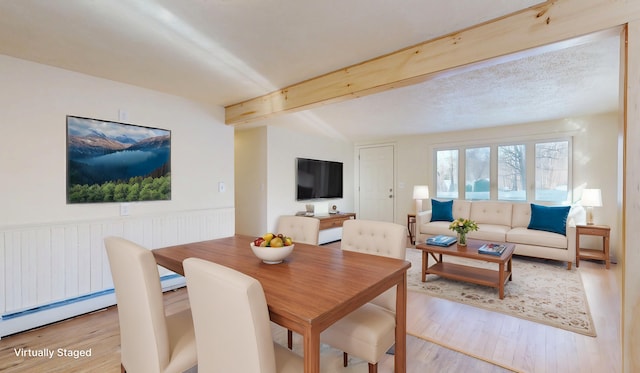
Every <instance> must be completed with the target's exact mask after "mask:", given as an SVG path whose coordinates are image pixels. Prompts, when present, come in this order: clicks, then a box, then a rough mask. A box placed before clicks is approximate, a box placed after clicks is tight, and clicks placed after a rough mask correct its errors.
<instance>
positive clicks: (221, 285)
mask: <svg viewBox="0 0 640 373" xmlns="http://www.w3.org/2000/svg"><path fill="white" fill-rule="evenodd" d="M183 266H184V271H185V277H186V279H187V289H188V291H189V300H190V302H191V310H192V313H193V322H194V325H195V330H196V345H197V349H198V371H199V372H255V373H275V372H288V371H292V372H293V371H296V370H297V371H300V372H301V371H303V370H304V368H303V363H302V358H300V357H299V356H298V355H295V354H294V353H293V352H291V351H288V350H286V349H285V348H283V347H280V348H279V350H278V351H277V352H276V351H275V350H274V348H275V345H274V343H273V339H272V335H271V324H270V321H269V311H268V309H267V301H266V299H265V296H264V292H263V289H262V285H260V282H258V280H256V279H254V278H252V277H249V276H247V275H245V274H243V273H240V272H238V271H236V270H234V269H231V268H227V267H224V266H221V265H219V264H216V263H213V262H209V261H206V260H202V259H197V258H188V259H186V260H185V261H184V262H183ZM283 367H284V369H283Z"/></svg>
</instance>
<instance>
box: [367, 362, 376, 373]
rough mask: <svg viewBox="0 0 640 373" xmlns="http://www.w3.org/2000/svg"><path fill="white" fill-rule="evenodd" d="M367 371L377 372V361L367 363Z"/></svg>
mask: <svg viewBox="0 0 640 373" xmlns="http://www.w3.org/2000/svg"><path fill="white" fill-rule="evenodd" d="M369 373H378V363H375V364H371V363H369Z"/></svg>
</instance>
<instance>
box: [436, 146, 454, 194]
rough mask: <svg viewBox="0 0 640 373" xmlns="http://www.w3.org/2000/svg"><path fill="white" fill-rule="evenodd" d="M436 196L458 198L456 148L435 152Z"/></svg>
mask: <svg viewBox="0 0 640 373" xmlns="http://www.w3.org/2000/svg"><path fill="white" fill-rule="evenodd" d="M436 172H437V174H436V184H437V185H436V196H437V197H439V198H458V150H457V149H456V150H438V151H437V152H436Z"/></svg>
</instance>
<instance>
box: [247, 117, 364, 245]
mask: <svg viewBox="0 0 640 373" xmlns="http://www.w3.org/2000/svg"><path fill="white" fill-rule="evenodd" d="M236 144H242V145H241V146H238V147H237V148H236V158H237V159H238V160H239V159H241V158H242V159H243V165H244V166H240V165H239V164H238V165H239V168H238V170H237V172H236V180H237V182H236V184H237V185H238V189H237V190H236V193H237V196H236V210H237V212H238V213H237V215H236V232H238V233H243V234H247V235H252V236H257V235H261V234H264V232H267V231H273V230H275V229H276V224H277V220H278V217H279V216H280V215H292V214H295V213H296V212H298V211H304V209H305V204H306V203H309V202H298V201H296V185H295V180H296V175H295V170H296V168H295V167H296V163H295V159H296V158H297V157H301V158H313V159H322V160H329V161H338V162H343V164H344V198H342V199H335V200H321V201H314V202H311V203H313V204H314V205H316V206H317V207H316V210H324V212H325V213H326V212H327V211H328V206H329V204H330V203H331V204H335V205H337V206H338V209H339V210H340V211H350V212H351V211H353V206H354V203H353V201H354V183H353V175H354V169H353V167H354V166H353V144H352V143H349V142H346V141H343V140H336V139H332V138H329V137H326V136H314V135H310V134H309V133H308V132H304V131H296V130H292V129H290V128H285V127H280V126H277V125H271V126H268V127H262V128H261V129H250V130H242V129H240V130H237V131H236ZM240 153H243V154H240ZM236 162H238V161H236ZM263 165H266V167H265V166H263ZM240 167H247V169H245V170H241V169H240ZM247 170H250V171H248V172H247ZM263 184H264V185H265V190H264V191H263V190H260V188H261V187H262V185H263ZM263 193H266V194H264V198H263V199H262V201H258V200H256V198H255V196H256V195H261V196H262V195H263ZM262 203H266V210H263V208H264V206H263V205H262ZM246 205H249V207H250V208H253V207H254V206H255V208H254V211H255V213H249V212H248V211H247V212H246V214H244V213H243V215H242V216H241V215H240V214H241V211H245V210H246Z"/></svg>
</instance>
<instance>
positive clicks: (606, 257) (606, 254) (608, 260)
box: [602, 235, 611, 269]
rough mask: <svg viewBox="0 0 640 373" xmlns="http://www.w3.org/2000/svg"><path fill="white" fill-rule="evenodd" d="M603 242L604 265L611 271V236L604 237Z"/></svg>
mask: <svg viewBox="0 0 640 373" xmlns="http://www.w3.org/2000/svg"><path fill="white" fill-rule="evenodd" d="M602 240H603V241H604V242H603V244H602V245H603V246H604V265H605V268H606V269H609V267H610V263H611V258H610V257H609V236H608V235H606V236H604V237H603V238H602Z"/></svg>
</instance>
